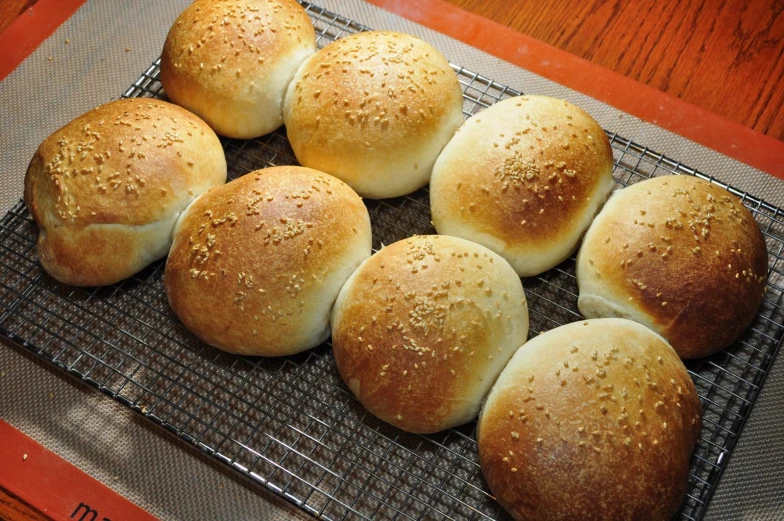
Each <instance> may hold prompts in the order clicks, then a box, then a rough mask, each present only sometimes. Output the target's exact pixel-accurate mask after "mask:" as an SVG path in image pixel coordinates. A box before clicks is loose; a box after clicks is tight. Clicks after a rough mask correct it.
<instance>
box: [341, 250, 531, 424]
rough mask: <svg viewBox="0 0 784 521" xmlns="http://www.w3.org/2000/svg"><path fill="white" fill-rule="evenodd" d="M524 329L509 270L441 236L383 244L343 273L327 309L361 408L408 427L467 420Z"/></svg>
mask: <svg viewBox="0 0 784 521" xmlns="http://www.w3.org/2000/svg"><path fill="white" fill-rule="evenodd" d="M527 335H528V307H527V305H526V303H525V294H524V293H523V287H522V283H521V282H520V279H519V277H517V275H516V274H515V273H514V270H512V268H511V266H509V264H507V263H506V261H504V260H503V259H502V258H501V257H499V256H498V255H496V254H494V253H493V252H491V251H490V250H488V249H486V248H484V247H482V246H479V245H477V244H474V243H471V242H468V241H465V240H463V239H458V238H456V237H448V236H418V237H411V238H409V239H406V240H403V241H399V242H396V243H394V244H391V245H389V246H386V247H385V248H384V249H382V250H381V251H379V252H378V253H376V254H375V255H373V257H371V258H370V259H368V260H367V261H366V262H364V263H363V264H362V266H360V268H359V269H358V270H357V271H356V272H355V273H354V274H353V275H352V276H351V278H350V279H349V280H348V282H347V283H346V285H345V286H344V287H343V289H342V290H341V292H340V295H339V296H338V300H337V302H336V303H335V308H334V310H333V314H332V344H333V352H334V355H335V362H336V363H337V367H338V370H339V372H340V375H341V377H342V378H343V381H344V382H346V384H347V385H348V387H349V389H351V391H352V392H353V393H354V395H355V396H356V397H357V398H358V399H359V401H360V402H361V403H362V404H363V405H364V406H365V407H366V408H367V409H368V410H369V411H370V412H371V413H373V414H374V415H376V416H377V417H379V418H381V419H382V420H384V421H386V422H388V423H390V424H392V425H394V426H395V427H398V428H400V429H403V430H406V431H410V432H420V433H431V432H437V431H440V430H443V429H447V428H449V427H453V426H455V425H460V424H462V423H465V422H468V421H470V420H472V419H473V418H475V417H476V415H477V413H478V412H479V406H480V403H481V401H482V399H483V398H484V396H485V395H486V393H487V391H488V390H489V389H490V386H491V385H492V383H493V381H495V378H496V377H497V376H498V374H499V373H500V372H501V369H503V367H504V365H505V364H506V362H507V361H508V360H509V358H510V357H511V356H512V354H513V353H514V352H515V350H517V348H518V347H519V346H520V345H522V344H523V343H524V342H525V341H526V338H527Z"/></svg>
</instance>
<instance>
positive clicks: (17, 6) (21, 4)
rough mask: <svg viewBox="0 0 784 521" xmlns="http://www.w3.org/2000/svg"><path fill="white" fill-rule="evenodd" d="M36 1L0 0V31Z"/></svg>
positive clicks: (36, 0)
mask: <svg viewBox="0 0 784 521" xmlns="http://www.w3.org/2000/svg"><path fill="white" fill-rule="evenodd" d="M36 2H38V0H0V33H2V32H3V31H5V30H6V29H7V28H8V26H9V25H11V24H12V23H14V21H15V20H16V19H17V18H19V16H20V15H22V14H23V13H24V12H25V11H27V10H28V9H29V8H31V7H33V5H35V3H36Z"/></svg>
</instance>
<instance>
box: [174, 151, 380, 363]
mask: <svg viewBox="0 0 784 521" xmlns="http://www.w3.org/2000/svg"><path fill="white" fill-rule="evenodd" d="M370 251H371V238H370V217H369V216H368V212H367V209H366V208H365V205H364V204H363V203H362V200H361V199H360V198H359V196H358V195H357V194H356V193H355V192H354V191H353V190H351V188H349V187H348V186H347V185H346V184H345V183H343V182H341V181H340V180H338V179H335V178H334V177H332V176H330V175H327V174H324V173H322V172H317V171H315V170H311V169H309V168H302V167H296V166H281V167H274V168H267V169H264V170H257V171H255V172H251V173H249V174H246V175H245V176H243V177H240V178H239V179H237V180H235V181H232V182H230V183H228V184H226V185H224V186H222V187H220V188H215V189H214V190H210V191H209V192H207V193H206V194H204V195H202V196H201V197H199V198H198V199H197V200H196V201H195V202H194V203H193V204H192V205H191V206H190V207H188V210H187V211H186V212H185V213H183V215H182V217H181V218H180V220H179V221H178V223H177V227H176V230H175V233H174V245H173V246H172V249H171V252H170V253H169V258H168V261H167V263H166V272H165V274H164V282H165V286H166V295H167V296H168V298H169V304H170V305H171V307H172V309H173V310H174V312H175V313H176V314H177V316H178V317H179V318H180V320H182V322H183V323H184V324H185V326H186V327H187V328H188V329H190V330H191V331H192V332H193V333H195V334H196V335H197V336H198V337H199V338H201V339H202V340H204V341H205V342H207V343H208V344H210V345H212V346H214V347H217V348H218V349H223V350H224V351H229V352H231V353H239V354H244V355H259V356H282V355H290V354H294V353H298V352H300V351H304V350H305V349H310V348H311V347H315V346H317V345H319V344H320V343H322V342H323V341H324V340H326V339H327V338H328V337H329V314H330V311H331V310H332V304H333V303H334V302H335V297H337V295H338V291H339V290H340V288H341V287H342V286H343V283H344V282H345V281H346V279H348V277H349V275H351V273H352V272H353V271H354V270H355V269H356V267H357V266H359V264H360V263H361V262H362V261H363V260H365V259H366V258H368V257H369V256H370Z"/></svg>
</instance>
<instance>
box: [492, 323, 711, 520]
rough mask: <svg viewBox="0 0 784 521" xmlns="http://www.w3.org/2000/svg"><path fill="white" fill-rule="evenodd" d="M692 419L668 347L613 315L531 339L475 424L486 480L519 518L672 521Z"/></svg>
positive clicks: (679, 368) (690, 391)
mask: <svg viewBox="0 0 784 521" xmlns="http://www.w3.org/2000/svg"><path fill="white" fill-rule="evenodd" d="M699 429H700V401H699V398H698V396H697V393H696V390H695V387H694V383H693V382H692V380H691V379H690V378H689V375H688V372H687V371H686V368H685V367H684V366H683V363H682V362H681V361H680V359H679V358H678V356H677V354H676V353H675V351H673V349H672V348H671V347H670V346H669V345H667V343H666V342H665V341H664V339H662V338H661V337H659V336H658V335H656V334H655V333H653V332H652V331H650V330H649V329H647V328H645V327H644V326H641V325H639V324H636V323H634V322H631V321H629V320H622V319H600V320H589V321H586V322H576V323H572V324H568V325H565V326H561V327H558V328H556V329H553V330H551V331H548V332H547V333H544V334H542V335H539V336H537V337H536V338H534V339H532V340H531V341H529V342H528V343H527V344H526V345H524V346H523V347H522V348H520V350H518V352H517V353H516V354H515V355H514V357H513V358H512V360H511V361H510V362H509V364H508V365H507V367H506V368H505V369H504V371H503V372H502V373H501V376H499V377H498V381H497V382H496V383H495V385H494V386H493V389H492V390H491V391H490V394H489V395H488V398H487V402H486V403H485V406H484V408H483V410H482V414H481V416H480V418H479V424H478V427H477V439H478V443H479V460H480V464H481V466H482V472H483V473H484V475H485V478H486V479H487V482H488V484H489V486H490V490H491V491H492V492H493V494H494V495H495V496H496V498H497V499H498V501H499V502H500V503H501V505H502V506H503V507H504V508H505V509H506V510H507V511H508V512H509V513H510V514H512V516H513V517H514V518H515V519H517V520H519V521H523V520H524V521H567V520H569V521H571V520H573V519H581V520H585V521H593V520H596V521H604V520H607V519H624V520H628V521H643V520H644V521H669V520H670V519H671V518H672V516H673V515H674V514H675V512H676V511H677V509H678V507H679V506H680V503H681V501H682V500H683V497H684V495H685V493H686V487H687V483H688V474H689V459H690V457H691V453H692V450H693V449H694V446H695V444H696V442H697V439H698V436H699Z"/></svg>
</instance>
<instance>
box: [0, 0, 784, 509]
mask: <svg viewBox="0 0 784 521" xmlns="http://www.w3.org/2000/svg"><path fill="white" fill-rule="evenodd" d="M408 1H410V2H415V1H416V0H408ZM447 1H449V2H450V3H452V4H454V5H456V6H458V7H462V8H464V9H466V10H468V11H471V12H473V13H475V14H478V15H480V16H483V17H486V18H489V19H491V20H493V21H495V22H498V23H500V24H502V25H505V26H507V27H510V28H512V29H515V30H517V31H520V32H523V33H525V34H527V35H529V36H532V37H534V38H536V39H539V40H541V41H544V42H546V43H549V44H551V45H553V46H555V47H558V48H560V49H563V50H565V51H568V52H570V53H572V54H575V55H577V56H580V57H582V58H585V59H587V60H590V61H591V62H593V63H596V64H598V65H601V66H603V67H605V68H608V69H611V70H613V71H615V72H618V73H620V74H623V75H624V76H627V77H629V78H632V79H634V80H637V81H639V82H641V83H644V84H646V85H649V86H651V87H654V88H656V89H659V90H661V91H663V92H665V93H668V94H671V95H674V96H676V97H678V98H680V99H682V100H684V101H686V102H689V103H692V104H694V105H697V106H699V107H701V108H704V109H706V110H709V111H711V112H713V113H715V114H718V115H720V116H722V117H724V118H726V119H729V120H731V121H735V122H737V123H741V124H742V125H745V126H747V127H749V128H752V129H754V130H756V131H758V132H761V133H763V134H766V135H768V136H771V137H774V138H776V139H779V140H784V41H783V39H784V3H782V1H781V0H755V1H754V2H749V1H748V0H726V1H725V2H722V3H721V4H719V5H714V4H715V3H713V2H711V3H704V2H690V1H688V0H638V1H636V2H627V1H623V0H606V1H600V0H550V1H548V2H540V1H539V0H513V1H509V0H447ZM36 2H37V0H0V32H2V31H3V30H5V29H6V28H7V27H8V26H9V25H10V24H12V23H13V22H14V20H15V19H16V18H17V17H18V16H20V15H22V14H24V13H25V12H26V11H27V9H30V8H31V7H33V8H34V4H36ZM0 518H1V519H8V520H27V521H30V520H45V519H47V517H46V516H44V515H42V514H41V513H39V512H37V511H35V510H34V509H32V508H31V507H29V506H28V505H26V504H24V503H23V502H21V501H19V500H18V499H17V498H15V497H13V496H11V495H9V494H8V493H7V492H6V491H4V490H2V489H0Z"/></svg>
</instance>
